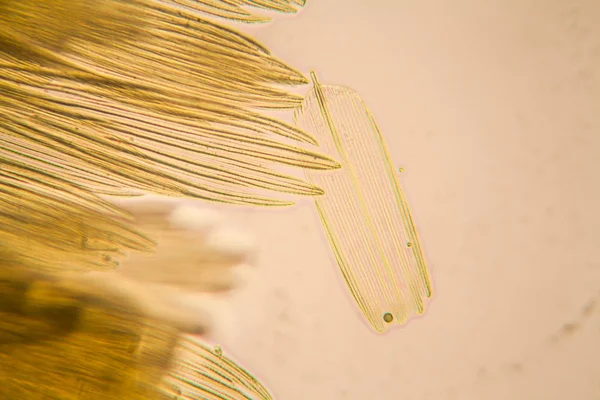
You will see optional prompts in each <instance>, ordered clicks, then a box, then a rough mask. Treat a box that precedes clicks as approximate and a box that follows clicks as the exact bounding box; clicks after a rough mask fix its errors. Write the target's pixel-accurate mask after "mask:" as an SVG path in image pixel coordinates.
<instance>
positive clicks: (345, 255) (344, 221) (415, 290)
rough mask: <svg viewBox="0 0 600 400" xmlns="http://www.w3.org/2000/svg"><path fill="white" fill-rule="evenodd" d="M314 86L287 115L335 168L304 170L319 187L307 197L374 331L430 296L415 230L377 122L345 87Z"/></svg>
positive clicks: (420, 308) (402, 318) (414, 311)
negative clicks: (311, 137)
mask: <svg viewBox="0 0 600 400" xmlns="http://www.w3.org/2000/svg"><path fill="white" fill-rule="evenodd" d="M311 76H312V80H313V84H314V88H313V89H312V90H311V92H310V93H309V94H308V95H307V96H306V98H305V99H304V101H303V102H302V105H301V106H300V107H299V108H298V109H297V110H296V112H295V115H294V120H295V124H296V126H297V127H298V128H300V129H303V130H305V131H306V132H310V133H312V134H314V135H315V137H316V138H317V140H318V141H319V143H320V144H321V150H322V151H324V152H325V153H326V154H329V155H330V156H332V157H334V158H337V159H338V160H340V162H341V164H342V168H341V169H339V170H335V171H327V173H318V174H317V173H314V172H312V171H309V170H305V173H306V176H307V179H308V180H309V182H311V183H312V184H314V185H317V186H318V187H321V188H323V190H324V191H325V195H324V196H322V197H319V198H316V199H315V203H316V205H317V209H318V211H319V214H320V216H321V220H322V222H323V226H324V228H325V230H326V233H327V236H328V238H329V241H330V245H331V247H332V250H333V252H334V254H335V256H336V259H337V262H338V265H339V267H340V269H341V272H342V274H343V276H344V279H345V280H346V283H347V284H348V287H349V289H350V291H351V292H352V295H353V297H354V298H355V300H356V302H357V304H358V306H359V307H360V309H361V311H362V312H363V314H364V315H365V317H366V318H367V320H368V321H369V323H370V324H371V325H372V327H373V328H374V329H375V330H376V331H378V332H385V331H387V330H388V328H389V327H390V326H391V325H392V324H399V325H403V324H405V323H406V322H408V321H409V320H410V319H411V318H412V317H414V316H415V315H419V314H423V313H424V312H425V307H426V303H427V300H428V299H430V298H431V297H432V295H433V290H432V284H431V279H430V274H429V272H428V269H427V265H426V262H425V258H424V256H423V251H422V249H421V244H420V241H419V237H418V235H417V231H416V229H415V226H414V223H413V219H412V216H411V212H410V210H409V206H408V203H407V201H406V198H405V196H404V194H403V192H402V189H401V187H400V184H399V181H398V177H397V169H395V168H394V166H393V163H392V161H391V159H390V156H389V152H388V150H387V146H386V144H385V142H384V139H383V136H382V134H381V132H380V130H379V128H378V127H377V124H376V122H375V120H374V118H373V116H372V114H371V112H370V111H369V110H368V108H367V107H366V105H365V104H364V102H363V101H362V99H361V97H360V96H359V95H358V94H357V93H356V92H355V91H353V90H351V89H349V88H344V87H338V86H322V85H321V84H319V82H318V81H317V78H316V76H315V74H314V72H312V73H311Z"/></svg>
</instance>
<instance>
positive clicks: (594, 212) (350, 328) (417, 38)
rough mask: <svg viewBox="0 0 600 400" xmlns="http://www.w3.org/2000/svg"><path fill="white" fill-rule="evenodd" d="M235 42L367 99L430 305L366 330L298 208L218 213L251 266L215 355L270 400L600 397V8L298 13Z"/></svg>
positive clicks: (335, 6) (526, 4) (328, 1)
mask: <svg viewBox="0 0 600 400" xmlns="http://www.w3.org/2000/svg"><path fill="white" fill-rule="evenodd" d="M248 31H249V32H251V33H253V34H255V35H256V36H258V37H259V39H260V40H262V41H263V42H264V43H265V44H267V45H268V46H269V47H270V48H271V49H272V50H273V52H274V53H275V54H276V55H278V56H280V57H281V58H283V59H284V60H285V61H287V62H289V63H291V64H292V65H294V66H296V67H298V68H299V69H301V70H302V71H304V72H309V70H310V69H315V70H316V71H317V73H318V75H319V78H320V80H321V82H322V83H324V84H343V85H348V86H350V87H352V88H354V89H356V90H357V91H358V92H359V93H360V94H361V95H362V96H363V98H364V99H365V101H366V102H367V104H368V105H369V107H370V108H371V109H372V111H373V113H374V115H375V117H376V119H377V121H378V122H379V125H380V127H381V129H382V131H383V133H384V135H385V136H386V138H387V141H388V144H389V146H390V149H391V152H392V156H393V158H394V162H395V163H396V166H397V167H400V166H402V167H404V168H405V169H406V172H404V173H403V174H402V175H401V181H402V184H403V187H404V189H405V191H406V193H407V196H408V198H409V201H410V203H411V207H412V210H413V213H414V217H415V221H416V224H417V226H418V229H419V231H420V235H421V239H422V241H423V246H424V248H425V251H426V256H427V259H428V261H429V265H430V268H431V272H432V274H433V277H434V283H435V289H436V297H435V299H434V301H433V303H432V305H431V308H430V310H429V311H428V313H427V314H426V315H425V317H423V318H421V319H419V320H415V321H413V322H412V323H410V324H409V325H408V326H407V327H405V328H401V329H397V330H394V331H392V332H391V333H389V334H387V335H385V336H379V335H376V334H374V333H372V332H371V330H370V329H369V327H368V326H367V325H366V324H365V323H363V322H362V317H361V315H360V314H359V313H358V311H357V309H356V307H355V305H354V303H353V300H352V299H351V298H350V297H349V295H348V292H347V289H346V287H345V285H344V282H343V280H342V279H341V277H340V274H339V273H338V269H337V266H336V265H335V262H334V259H333V257H332V255H331V253H330V249H329V247H328V243H327V241H326V238H325V236H324V234H323V232H322V228H321V225H320V223H319V220H318V217H317V215H316V212H315V209H314V207H313V204H312V203H311V202H310V201H307V202H303V203H301V204H299V205H298V206H297V207H294V208H289V209H281V210H264V209H260V210H258V209H250V210H249V209H245V208H231V207H226V208H224V209H226V210H227V212H228V213H229V215H230V217H231V218H232V219H234V220H235V221H237V222H239V223H240V224H243V226H244V227H245V228H246V229H250V230H251V231H252V229H253V232H254V233H255V234H256V235H257V237H258V239H259V240H260V243H261V256H260V259H259V263H258V265H259V272H258V276H257V279H255V280H254V281H253V282H251V284H250V285H249V286H248V287H247V288H246V289H245V290H243V291H242V292H240V293H238V294H237V295H236V298H235V299H234V303H235V305H236V306H237V312H238V318H239V321H238V322H239V330H237V331H236V332H235V333H236V334H233V333H234V332H230V333H231V335H230V336H229V337H227V338H223V342H222V344H223V347H224V350H225V351H226V352H228V353H229V354H233V355H234V356H235V358H236V359H237V360H239V361H240V362H241V363H242V364H243V365H244V366H246V367H248V369H249V370H250V371H252V372H253V373H256V375H257V377H258V378H260V379H261V380H262V381H263V382H264V383H265V384H266V385H267V386H268V387H269V388H270V389H271V390H272V392H273V394H274V396H275V397H276V398H277V399H282V400H306V399H349V400H363V399H377V400H391V399H419V400H426V399H432V400H433V399H435V400H438V399H473V400H475V399H477V400H479V399H486V400H496V399H498V400H504V399H516V400H521V399H523V400H536V399H544V400H552V399H556V400H564V399H578V400H587V399H590V400H593V399H600V343H599V337H600V336H599V335H600V315H599V312H598V310H600V304H599V306H598V307H596V308H595V309H594V310H593V312H591V313H590V315H588V316H583V317H582V310H583V309H584V307H585V306H586V304H590V302H593V301H595V299H596V298H598V296H599V294H600V265H599V264H600V259H599V257H598V254H599V251H600V243H599V240H598V239H599V237H600V235H599V233H598V232H599V231H600V213H599V211H598V207H599V205H600V191H599V183H598V181H599V174H600V75H599V74H600V2H598V0H587V1H586V0H570V1H568V0H562V1H558V0H504V1H485V0H484V1H481V0H479V1H477V0H470V1H469V0H453V1H443V0H419V1H401V0H395V1H393V0H389V1H384V0H379V1H377V0H320V1H319V0H309V1H308V5H307V7H306V8H305V9H304V10H303V11H302V12H301V13H300V14H299V15H296V16H293V17H284V18H279V19H278V20H277V21H276V22H275V23H273V24H270V25H268V26H262V27H253V28H251V29H248ZM565 324H575V325H574V327H575V329H574V331H573V332H572V333H570V334H561V329H563V326H564V325H565ZM553 338H558V340H553Z"/></svg>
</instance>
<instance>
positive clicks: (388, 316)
mask: <svg viewBox="0 0 600 400" xmlns="http://www.w3.org/2000/svg"><path fill="white" fill-rule="evenodd" d="M383 320H384V321H385V322H387V323H388V324H389V323H390V322H392V321H393V320H394V316H393V315H392V314H390V313H389V312H388V313H385V314H383Z"/></svg>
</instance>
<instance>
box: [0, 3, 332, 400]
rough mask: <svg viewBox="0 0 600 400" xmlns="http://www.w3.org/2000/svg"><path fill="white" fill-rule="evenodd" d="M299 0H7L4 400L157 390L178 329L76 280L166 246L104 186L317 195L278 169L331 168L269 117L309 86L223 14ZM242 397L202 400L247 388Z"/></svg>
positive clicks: (254, 195)
mask: <svg viewBox="0 0 600 400" xmlns="http://www.w3.org/2000/svg"><path fill="white" fill-rule="evenodd" d="M302 5H303V0H36V1H34V0H0V183H1V184H0V346H1V347H2V349H1V350H0V395H1V396H0V397H2V398H7V399H42V398H43V399H142V398H143V399H152V398H163V397H161V396H164V393H163V392H161V390H159V388H158V386H159V385H157V384H156V383H157V382H159V381H160V379H159V378H160V377H161V376H164V374H165V373H166V371H168V370H169V369H170V368H173V365H176V364H177V360H172V357H171V355H172V353H173V350H174V349H175V347H176V346H177V342H178V338H179V332H178V331H177V330H176V329H173V327H172V326H169V325H168V324H160V323H156V322H155V321H152V322H150V321H148V320H147V318H145V317H144V316H143V315H142V314H140V313H139V312H135V304H134V302H133V300H132V299H131V298H129V296H128V295H127V293H124V294H121V296H119V297H117V298H115V299H113V301H112V302H110V303H108V302H107V300H106V296H105V294H104V293H102V291H101V290H90V287H88V286H87V285H86V283H85V281H84V280H81V279H79V276H80V274H82V273H84V272H85V271H90V270H110V269H112V268H114V267H115V266H116V265H117V264H118V262H119V258H120V257H121V255H122V253H123V251H125V250H127V251H152V250H153V248H154V246H155V243H154V241H153V239H152V238H151V237H147V236H145V235H144V233H143V232H142V231H140V230H139V229H137V227H136V226H135V224H134V223H133V222H134V221H133V218H132V216H131V215H130V214H129V213H127V212H125V211H124V210H122V209H120V208H119V207H116V206H114V205H113V204H112V203H110V202H108V201H106V200H105V199H104V197H103V196H105V195H112V196H126V197H129V196H138V195H142V194H146V193H155V194H160V195H167V196H176V197H190V198H198V199H205V200H210V201H216V202H222V203H230V204H245V205H262V206H284V205H290V204H292V202H291V201H289V200H288V199H286V198H284V197H282V196H283V195H284V194H291V195H308V196H313V195H319V194H321V193H322V190H321V189H320V188H318V187H315V186H313V185H311V184H310V183H307V182H305V181H303V180H302V179H299V178H298V177H296V176H293V175H287V174H283V173H280V172H278V171H277V167H278V165H283V166H288V167H290V166H291V167H297V168H298V169H300V168H309V169H315V170H327V169H333V168H338V167H339V165H338V164H337V162H336V161H334V160H332V159H330V158H328V157H327V156H324V155H322V154H320V153H319V152H318V151H316V150H315V148H314V145H315V144H316V141H315V139H314V138H313V137H312V136H310V135H309V134H308V133H306V132H303V131H302V130H300V129H298V128H295V127H293V126H292V125H290V124H287V123H285V122H283V121H281V120H279V119H276V118H273V117H270V116H268V115H267V114H265V113H263V112H261V111H260V109H271V110H278V109H289V108H292V107H295V106H297V105H299V104H300V102H301V100H302V99H301V97H299V96H296V95H293V94H291V93H288V92H287V91H286V90H285V89H284V87H285V86H288V87H290V86H293V85H299V84H304V83H307V79H306V78H305V77H304V76H303V75H302V74H301V73H299V72H298V71H296V70H294V69H293V68H291V67H289V66H287V65H286V64H285V63H284V62H282V61H280V60H278V59H277V58H276V57H275V56H273V55H271V54H270V52H269V51H268V49H266V48H264V47H263V46H262V45H261V44H259V43H257V42H256V41H255V40H253V39H252V38H250V37H248V36H247V35H244V34H242V33H240V32H238V31H235V30H233V29H231V28H228V27H226V26H225V25H224V24H223V23H225V22H227V21H239V22H247V23H258V22H265V21H267V20H268V18H265V17H262V16H259V15H256V14H255V13H251V12H249V11H248V7H249V6H251V7H254V8H253V9H254V10H260V9H262V10H269V11H279V12H285V13H293V12H295V11H296V10H297V9H298V7H300V6H302ZM99 196H100V197H99ZM7 371H9V372H7ZM199 376H200V375H198V377H196V378H195V379H201V378H200V377H199ZM232 393H233V392H231V393H229V394H218V393H217V394H214V393H213V394H205V395H198V396H197V397H196V398H211V399H212V398H215V399H221V398H227V399H230V398H231V399H233V398H245V397H243V396H242V397H240V396H238V395H236V394H235V393H233V394H232ZM236 396H238V397H236ZM167 398H173V397H172V395H171V397H167ZM187 398H195V397H187Z"/></svg>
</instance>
